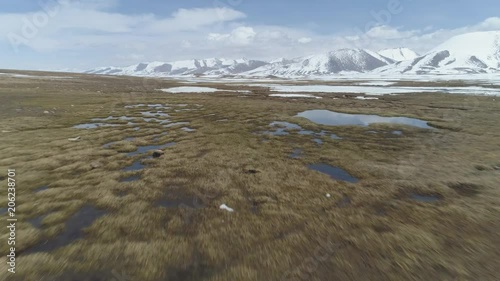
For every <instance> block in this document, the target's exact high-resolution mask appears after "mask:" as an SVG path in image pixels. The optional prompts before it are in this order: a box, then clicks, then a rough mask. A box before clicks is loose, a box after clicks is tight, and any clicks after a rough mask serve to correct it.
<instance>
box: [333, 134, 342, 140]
mask: <svg viewBox="0 0 500 281" xmlns="http://www.w3.org/2000/svg"><path fill="white" fill-rule="evenodd" d="M330 138H331V139H332V140H341V139H342V138H341V137H339V136H337V135H336V134H331V135H330Z"/></svg>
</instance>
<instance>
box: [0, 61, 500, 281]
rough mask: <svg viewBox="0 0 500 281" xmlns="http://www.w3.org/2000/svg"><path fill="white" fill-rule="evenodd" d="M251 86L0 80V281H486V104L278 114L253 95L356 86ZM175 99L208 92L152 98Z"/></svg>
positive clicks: (496, 162) (493, 187)
mask: <svg viewBox="0 0 500 281" xmlns="http://www.w3.org/2000/svg"><path fill="white" fill-rule="evenodd" d="M0 72H2V73H11V72H9V71H6V70H2V71H0ZM261 80H266V79H261ZM267 80H269V81H268V82H266V81H251V80H249V81H239V80H238V81H233V82H231V80H230V79H227V80H222V79H220V80H217V81H210V80H209V79H200V80H198V81H195V79H189V80H185V81H184V80H182V79H155V78H140V77H118V76H97V75H83V74H74V73H67V74H65V73H44V72H15V75H12V74H3V75H0V118H1V119H0V140H1V141H0V154H1V156H2V157H1V159H0V180H1V181H0V184H1V186H2V188H1V189H0V207H2V208H1V209H0V214H1V217H2V218H6V212H7V210H6V209H5V208H4V207H6V206H7V194H6V193H7V192H6V188H5V187H6V186H7V183H6V176H7V169H16V173H17V175H16V179H17V194H16V198H17V204H18V206H17V210H16V215H17V217H18V219H19V222H18V224H17V245H16V246H17V250H18V252H17V257H18V259H17V273H16V274H15V275H9V276H7V274H2V275H1V276H0V280H29V281H31V280H47V281H53V280H119V281H124V280H144V281H156V280H176V281H177V280H207V281H209V280H210V281H215V280H220V281H222V280H227V281H233V280H238V281H246V280H248V281H250V280H266V281H272V280H307V281H314V280H492V281H493V280H499V279H500V273H499V271H498V263H499V260H500V235H499V233H500V188H499V183H500V122H499V120H500V97H498V96H494V95H493V96H476V95H462V94H445V93H439V92H426V93H411V94H398V95H381V96H377V98H378V99H359V98H356V97H357V96H364V95H363V94H353V93H313V94H311V93H302V94H308V95H314V96H316V97H321V98H283V97H271V96H270V94H276V93H275V92H271V89H270V88H267V87H265V85H264V86H263V85H262V84H265V83H272V84H283V83H285V84H287V85H306V86H307V85H318V84H321V85H330V86H336V85H344V86H350V85H358V84H359V83H360V82H362V81H348V80H345V81H344V80H343V81H307V80H301V81H296V82H293V81H283V80H279V79H271V78H269V79H267ZM394 83H395V84H394V86H402V87H404V86H407V87H448V88H453V87H469V86H474V85H471V84H470V83H467V84H466V83H465V82H463V81H446V80H441V81H439V82H432V81H426V82H425V81H395V82H394ZM257 84H258V85H257ZM186 86H196V87H210V88H215V89H218V91H215V92H213V93H167V92H162V91H159V89H167V88H172V87H186ZM476 86H477V85H476ZM377 87H381V88H383V87H385V86H377ZM495 87H497V88H495ZM490 88H491V89H492V90H493V91H494V90H495V89H498V90H499V91H500V89H499V88H498V86H490ZM294 94H300V93H294ZM308 110H329V111H335V112H340V113H348V114H368V115H381V116H384V117H408V118H416V119H420V120H424V121H425V122H427V124H428V125H429V126H430V127H432V128H419V127H415V126H408V125H402V124H396V123H376V124H372V125H370V126H356V125H342V126H331V125H325V124H324V123H321V122H320V123H314V122H312V121H311V120H310V119H307V118H303V117H298V116H296V115H297V114H299V113H301V112H305V111H308ZM110 116H112V117H110ZM96 118H97V119H96ZM273 122H288V123H273ZM289 123H290V124H289ZM82 124H87V125H82ZM75 126H76V127H75ZM287 126H288V128H287ZM158 150H159V151H158ZM153 153H154V154H155V155H154V157H153ZM162 153H163V155H161V154H162ZM158 156H159V157H158ZM318 170H319V171H318ZM325 172H326V173H328V172H330V175H328V174H325ZM221 206H223V208H222V209H221V208H220V207H221ZM2 221H4V219H2ZM5 224H6V222H4V223H3V224H2V225H5ZM2 229H3V230H2V231H1V232H0V253H1V256H2V258H0V270H1V271H2V272H6V266H7V265H6V258H5V256H6V255H7V250H8V245H7V243H6V241H7V235H8V233H7V231H6V228H5V227H2ZM4 241H5V242H4ZM13 276H14V277H13Z"/></svg>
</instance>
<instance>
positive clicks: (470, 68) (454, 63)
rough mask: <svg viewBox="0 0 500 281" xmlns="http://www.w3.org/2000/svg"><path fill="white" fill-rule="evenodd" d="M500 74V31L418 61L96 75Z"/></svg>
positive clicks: (454, 42) (220, 63)
mask: <svg viewBox="0 0 500 281" xmlns="http://www.w3.org/2000/svg"><path fill="white" fill-rule="evenodd" d="M498 72H500V31H486V32H474V33H467V34H462V35H458V36H455V37H453V38H451V39H449V40H448V41H446V42H444V43H443V44H441V45H439V46H438V47H436V48H434V49H433V50H431V51H430V52H428V53H426V54H424V55H422V56H418V55H417V54H416V53H415V52H413V51H412V50H410V49H408V48H395V49H386V50H382V51H380V52H378V53H377V52H372V51H370V50H365V49H340V50H336V51H331V52H328V53H322V54H316V55H311V56H307V57H299V58H294V59H287V58H279V59H276V60H272V61H271V62H264V61H260V60H247V59H237V60H231V59H218V58H211V59H203V60H184V61H174V62H150V63H139V64H135V65H131V66H127V67H101V68H96V69H92V70H89V71H87V73H93V74H112V75H135V76H159V77H161V76H181V75H199V74H203V75H209V76H224V75H242V76H270V75H273V76H284V77H293V76H322V75H324V76H328V75H331V76H332V77H333V76H337V75H339V74H342V75H347V76H354V75H357V74H359V73H366V74H370V75H383V76H400V75H401V74H409V75H422V74H435V75H442V74H450V75H455V74H457V75H462V74H476V73H498Z"/></svg>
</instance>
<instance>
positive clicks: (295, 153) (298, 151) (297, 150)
mask: <svg viewBox="0 0 500 281" xmlns="http://www.w3.org/2000/svg"><path fill="white" fill-rule="evenodd" d="M288 157H290V158H292V159H300V158H301V157H302V149H300V148H295V149H294V150H293V151H292V153H290V154H289V155H288Z"/></svg>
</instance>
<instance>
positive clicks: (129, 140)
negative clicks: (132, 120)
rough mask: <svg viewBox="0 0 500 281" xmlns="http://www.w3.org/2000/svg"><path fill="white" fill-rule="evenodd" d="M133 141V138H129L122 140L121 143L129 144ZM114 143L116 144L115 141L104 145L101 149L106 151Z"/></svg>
mask: <svg viewBox="0 0 500 281" xmlns="http://www.w3.org/2000/svg"><path fill="white" fill-rule="evenodd" d="M134 140H135V137H129V138H126V139H124V140H123V141H128V142H131V141H134ZM115 143H117V142H116V141H114V142H109V143H106V144H104V145H103V146H102V147H103V148H106V149H108V148H110V147H111V146H112V145H113V144H115Z"/></svg>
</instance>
